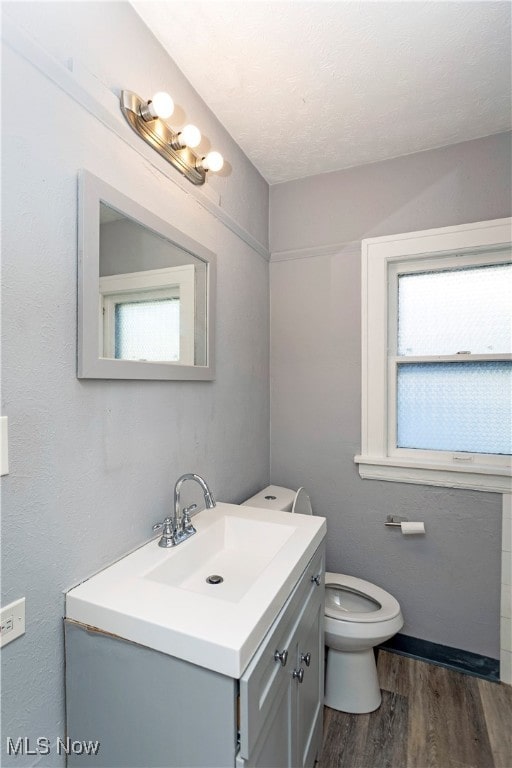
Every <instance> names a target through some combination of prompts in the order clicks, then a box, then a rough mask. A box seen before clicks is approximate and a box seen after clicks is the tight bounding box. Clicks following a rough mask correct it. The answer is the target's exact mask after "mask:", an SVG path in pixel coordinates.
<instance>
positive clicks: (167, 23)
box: [132, 0, 511, 184]
mask: <svg viewBox="0 0 512 768" xmlns="http://www.w3.org/2000/svg"><path fill="white" fill-rule="evenodd" d="M132 5H133V6H134V8H135V10H136V11H137V13H138V14H139V15H140V16H141V18H142V19H143V20H144V22H145V23H146V24H147V26H148V27H149V28H150V29H151V30H152V32H153V34H154V35H155V36H156V37H157V38H158V40H159V41H160V42H161V43H162V44H163V46H164V47H165V48H166V49H167V51H168V53H169V54H170V56H171V57H172V58H173V59H174V61H175V62H176V64H177V65H178V67H179V68H180V69H181V70H182V72H183V73H184V74H185V76H186V77H187V78H188V80H189V81H190V82H191V83H192V85H193V86H194V88H195V89H196V91H197V92H198V93H199V95H200V96H201V97H202V98H203V100H204V101H205V102H206V104H207V105H208V106H209V107H210V109H211V110H212V111H213V112H214V114H215V115H216V116H217V118H218V119H219V121H220V122H221V123H222V124H223V125H224V127H225V128H226V129H227V130H228V132H229V133H230V134H231V135H232V136H233V138H234V139H235V141H236V142H237V143H238V144H239V145H240V147H241V148H242V149H243V151H244V152H245V153H246V155H247V156H248V157H249V158H250V160H251V161H252V162H253V163H254V165H255V166H256V168H258V170H259V171H260V173H261V174H262V175H263V176H264V177H265V179H266V180H267V181H268V182H269V183H270V184H275V183H278V182H281V181H287V180H290V179H296V178H301V177H304V176H310V175H313V174H317V173H324V172H326V171H332V170H337V169H341V168H347V167H350V166H354V165H361V164H363V163H371V162H375V161H378V160H384V159H386V158H391V157H397V156H399V155H406V154H410V153H412V152H418V151H421V150H425V149H431V148H434V147H439V146H444V145H447V144H454V143H456V142H459V141H465V140H468V139H473V138H477V137H480V136H487V135H490V134H492V133H499V132H501V131H505V130H508V129H509V128H510V126H511V104H510V97H511V85H510V67H511V42H510V40H511V30H510V16H511V5H510V3H509V2H487V1H484V2H472V1H470V2H434V1H433V0H430V2H379V1H378V0H377V2H355V1H354V2H347V1H344V0H338V2H299V1H298V0H288V1H287V2H280V1H279V2H278V1H277V0H276V2H265V1H263V0H262V1H257V0H231V2H224V1H220V0H209V1H208V2H196V0H180V2H174V0H166V1H165V2H157V1H153V0H144V1H143V2H133V3H132ZM168 89H169V91H170V92H171V93H172V83H169V84H168Z"/></svg>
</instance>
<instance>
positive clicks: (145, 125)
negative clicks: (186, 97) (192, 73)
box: [121, 91, 224, 185]
mask: <svg viewBox="0 0 512 768" xmlns="http://www.w3.org/2000/svg"><path fill="white" fill-rule="evenodd" d="M121 111H122V113H123V115H124V116H125V118H126V120H127V122H128V123H129V124H130V126H131V127H132V128H133V130H134V131H135V133H137V134H138V135H139V136H140V137H141V138H142V139H144V141H145V142H146V143H147V144H149V145H150V146H151V147H153V149H155V150H156V151H157V152H158V153H159V154H160V155H161V156H162V157H164V158H165V159H166V160H167V162H169V163H171V165H173V166H174V167H175V168H176V169H177V170H178V171H179V172H180V173H182V174H183V175H184V176H186V177H187V179H188V180H189V181H191V182H192V184H197V185H200V184H204V183H205V181H206V173H207V171H210V172H211V173H216V172H218V171H220V170H221V168H222V166H223V165H224V160H223V158H222V155H221V154H220V153H219V152H215V151H213V152H208V154H207V155H206V156H204V157H201V156H199V155H197V154H196V153H195V152H193V148H195V147H197V146H198V145H199V144H200V142H201V132H200V131H199V129H198V128H196V127H195V125H186V126H185V127H184V128H183V129H182V130H181V131H174V130H173V129H172V128H171V127H170V126H169V125H168V124H167V123H166V122H165V120H166V119H167V118H168V117H170V116H171V115H172V113H173V112H174V102H173V100H172V98H171V97H170V96H169V94H168V93H165V92H163V91H159V92H158V93H155V95H154V96H153V98H152V99H150V100H149V101H144V100H143V99H141V98H140V97H139V96H137V94H135V93H133V92H132V91H121Z"/></svg>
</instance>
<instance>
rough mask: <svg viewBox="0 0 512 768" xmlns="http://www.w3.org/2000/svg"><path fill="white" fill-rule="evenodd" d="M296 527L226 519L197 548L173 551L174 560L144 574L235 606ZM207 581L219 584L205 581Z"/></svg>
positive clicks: (199, 540) (163, 582)
mask: <svg viewBox="0 0 512 768" xmlns="http://www.w3.org/2000/svg"><path fill="white" fill-rule="evenodd" d="M294 531H295V527H292V526H290V525H280V524H279V523H269V522H265V521H263V520H248V519H247V518H243V517H235V516H234V515H233V516H231V515H226V516H224V517H221V519H220V520H217V521H216V522H215V523H214V524H213V525H212V526H210V528H209V530H208V535H207V536H202V537H199V538H197V539H196V541H195V546H190V547H188V548H187V549H185V548H183V549H181V547H180V545H178V547H177V548H176V550H175V553H174V555H175V556H174V557H171V558H168V559H167V560H166V561H165V562H164V563H162V564H161V565H159V566H157V567H156V568H154V569H153V570H152V571H149V573H147V574H146V576H145V578H146V579H153V580H154V581H158V582H160V583H162V584H166V585H167V586H169V587H176V588H179V589H187V590H190V591H191V592H197V593H199V594H201V595H206V596H207V597H211V598H213V599H214V600H229V601H231V602H238V601H239V600H240V599H241V598H242V597H243V595H244V594H245V593H246V592H247V590H248V589H251V587H253V586H254V584H255V583H256V581H257V580H258V577H259V576H260V575H261V574H262V572H263V571H264V570H265V568H267V566H268V565H269V564H270V562H271V561H272V560H273V559H274V557H275V556H276V555H277V553H278V552H279V551H280V549H281V547H282V546H283V545H284V544H285V542H286V541H288V539H289V538H290V536H292V535H293V533H294ZM210 576H216V577H219V576H220V578H221V579H222V581H221V582H218V583H211V582H209V581H207V579H208V578H209V577H210Z"/></svg>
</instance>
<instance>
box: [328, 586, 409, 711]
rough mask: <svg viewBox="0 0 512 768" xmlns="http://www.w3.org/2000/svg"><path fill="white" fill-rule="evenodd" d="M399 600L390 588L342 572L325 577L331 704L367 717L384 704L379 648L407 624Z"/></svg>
mask: <svg viewBox="0 0 512 768" xmlns="http://www.w3.org/2000/svg"><path fill="white" fill-rule="evenodd" d="M403 623H404V621H403V617H402V612H401V610H400V605H399V603H398V601H397V600H396V599H395V598H394V597H393V596H392V595H390V594H389V593H388V592H386V591H385V590H384V589H381V588H380V587H378V586H376V585H375V584H372V583H370V582H369V581H364V580H363V579H358V578H356V577H355V576H346V575H345V574H341V573H326V574H325V617H324V628H325V644H326V646H327V648H328V652H327V666H326V678H325V704H326V706H328V707H331V708H332V709H337V710H340V711H341V712H352V713H354V714H361V713H363V712H373V711H374V710H375V709H377V708H378V707H379V706H380V703H381V692H380V688H379V681H378V677H377V665H376V663H375V655H374V652H373V648H374V647H375V646H376V645H379V643H383V642H385V641H386V640H389V638H390V637H393V635H395V634H396V633H397V632H398V631H399V630H400V629H401V628H402V626H403Z"/></svg>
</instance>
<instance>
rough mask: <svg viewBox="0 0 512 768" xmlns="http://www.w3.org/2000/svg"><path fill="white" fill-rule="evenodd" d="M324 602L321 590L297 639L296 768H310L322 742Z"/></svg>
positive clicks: (303, 620)
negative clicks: (299, 673) (300, 679)
mask: <svg viewBox="0 0 512 768" xmlns="http://www.w3.org/2000/svg"><path fill="white" fill-rule="evenodd" d="M323 627H324V601H323V589H318V592H317V594H316V595H315V596H314V598H313V599H312V600H311V601H310V602H309V604H308V605H307V607H306V610H305V612H304V615H303V617H302V619H301V621H300V625H299V629H298V635H297V663H296V668H297V669H298V670H303V672H304V676H303V678H302V682H299V680H297V679H296V680H294V682H295V685H294V686H293V687H294V688H295V696H296V699H295V717H294V719H295V739H294V742H295V750H296V751H295V755H294V763H293V764H294V766H296V768H311V767H312V766H313V764H314V762H315V758H316V757H317V755H318V753H319V751H320V747H321V739H322V724H323V699H324V636H323Z"/></svg>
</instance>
